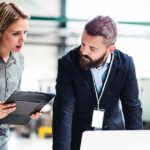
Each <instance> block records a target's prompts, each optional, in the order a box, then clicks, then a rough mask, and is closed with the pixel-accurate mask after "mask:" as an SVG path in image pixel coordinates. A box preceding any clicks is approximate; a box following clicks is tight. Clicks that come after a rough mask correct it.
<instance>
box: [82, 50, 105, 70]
mask: <svg viewBox="0 0 150 150" xmlns="http://www.w3.org/2000/svg"><path fill="white" fill-rule="evenodd" d="M106 55H107V52H105V53H104V54H103V55H102V56H101V57H100V58H98V59H96V60H92V59H91V58H89V57H88V56H87V55H82V54H81V52H80V66H81V68H83V69H84V70H88V69H91V68H97V67H99V65H101V64H103V63H104V62H105V59H106Z"/></svg>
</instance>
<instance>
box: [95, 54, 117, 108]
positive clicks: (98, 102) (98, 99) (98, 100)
mask: <svg viewBox="0 0 150 150" xmlns="http://www.w3.org/2000/svg"><path fill="white" fill-rule="evenodd" d="M113 60H114V53H112V59H111V62H110V67H109V70H108V73H107V76H106V79H105V82H104V85H103V86H102V90H101V93H100V96H99V98H98V93H97V90H96V83H95V80H94V77H93V76H92V77H93V84H94V89H95V94H96V99H97V110H100V108H99V104H100V100H101V98H102V95H103V93H104V89H105V86H106V83H107V80H108V77H109V74H110V71H111V68H112V64H113Z"/></svg>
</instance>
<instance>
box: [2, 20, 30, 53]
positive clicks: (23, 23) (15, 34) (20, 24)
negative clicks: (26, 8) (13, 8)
mask: <svg viewBox="0 0 150 150" xmlns="http://www.w3.org/2000/svg"><path fill="white" fill-rule="evenodd" d="M27 31H28V19H22V18H20V19H19V20H17V21H16V22H14V23H13V24H11V25H10V26H9V27H8V28H7V29H6V30H5V31H4V32H3V33H2V35H1V42H0V43H1V46H0V47H1V48H2V49H4V50H7V51H12V52H19V51H20V50H21V48H22V47H23V45H24V42H25V40H26V34H27Z"/></svg>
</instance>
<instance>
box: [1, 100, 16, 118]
mask: <svg viewBox="0 0 150 150" xmlns="http://www.w3.org/2000/svg"><path fill="white" fill-rule="evenodd" d="M15 110H16V104H15V103H11V104H4V103H3V102H0V119H2V118H5V117H6V116H7V115H9V114H10V113H12V112H13V111H15Z"/></svg>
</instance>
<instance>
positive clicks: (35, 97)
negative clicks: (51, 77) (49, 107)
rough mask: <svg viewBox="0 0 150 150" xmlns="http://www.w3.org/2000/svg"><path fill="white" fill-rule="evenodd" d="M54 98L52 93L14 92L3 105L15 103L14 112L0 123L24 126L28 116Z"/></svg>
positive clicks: (28, 118) (0, 120)
mask: <svg viewBox="0 0 150 150" xmlns="http://www.w3.org/2000/svg"><path fill="white" fill-rule="evenodd" d="M54 96H55V94H53V93H43V92H31V91H30V92H29V91H15V92H14V93H13V94H12V95H11V96H10V97H9V98H8V99H7V100H6V101H5V103H6V104H8V103H13V102H15V103H16V110H15V111H14V112H13V113H11V114H9V115H8V116H7V117H5V118H3V119H0V123H3V124H18V125H26V124H28V122H29V121H30V119H31V118H30V115H31V114H32V113H35V112H39V111H40V110H41V109H42V107H43V106H44V105H45V104H47V103H48V102H49V101H50V100H51V99H52V98H54Z"/></svg>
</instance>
